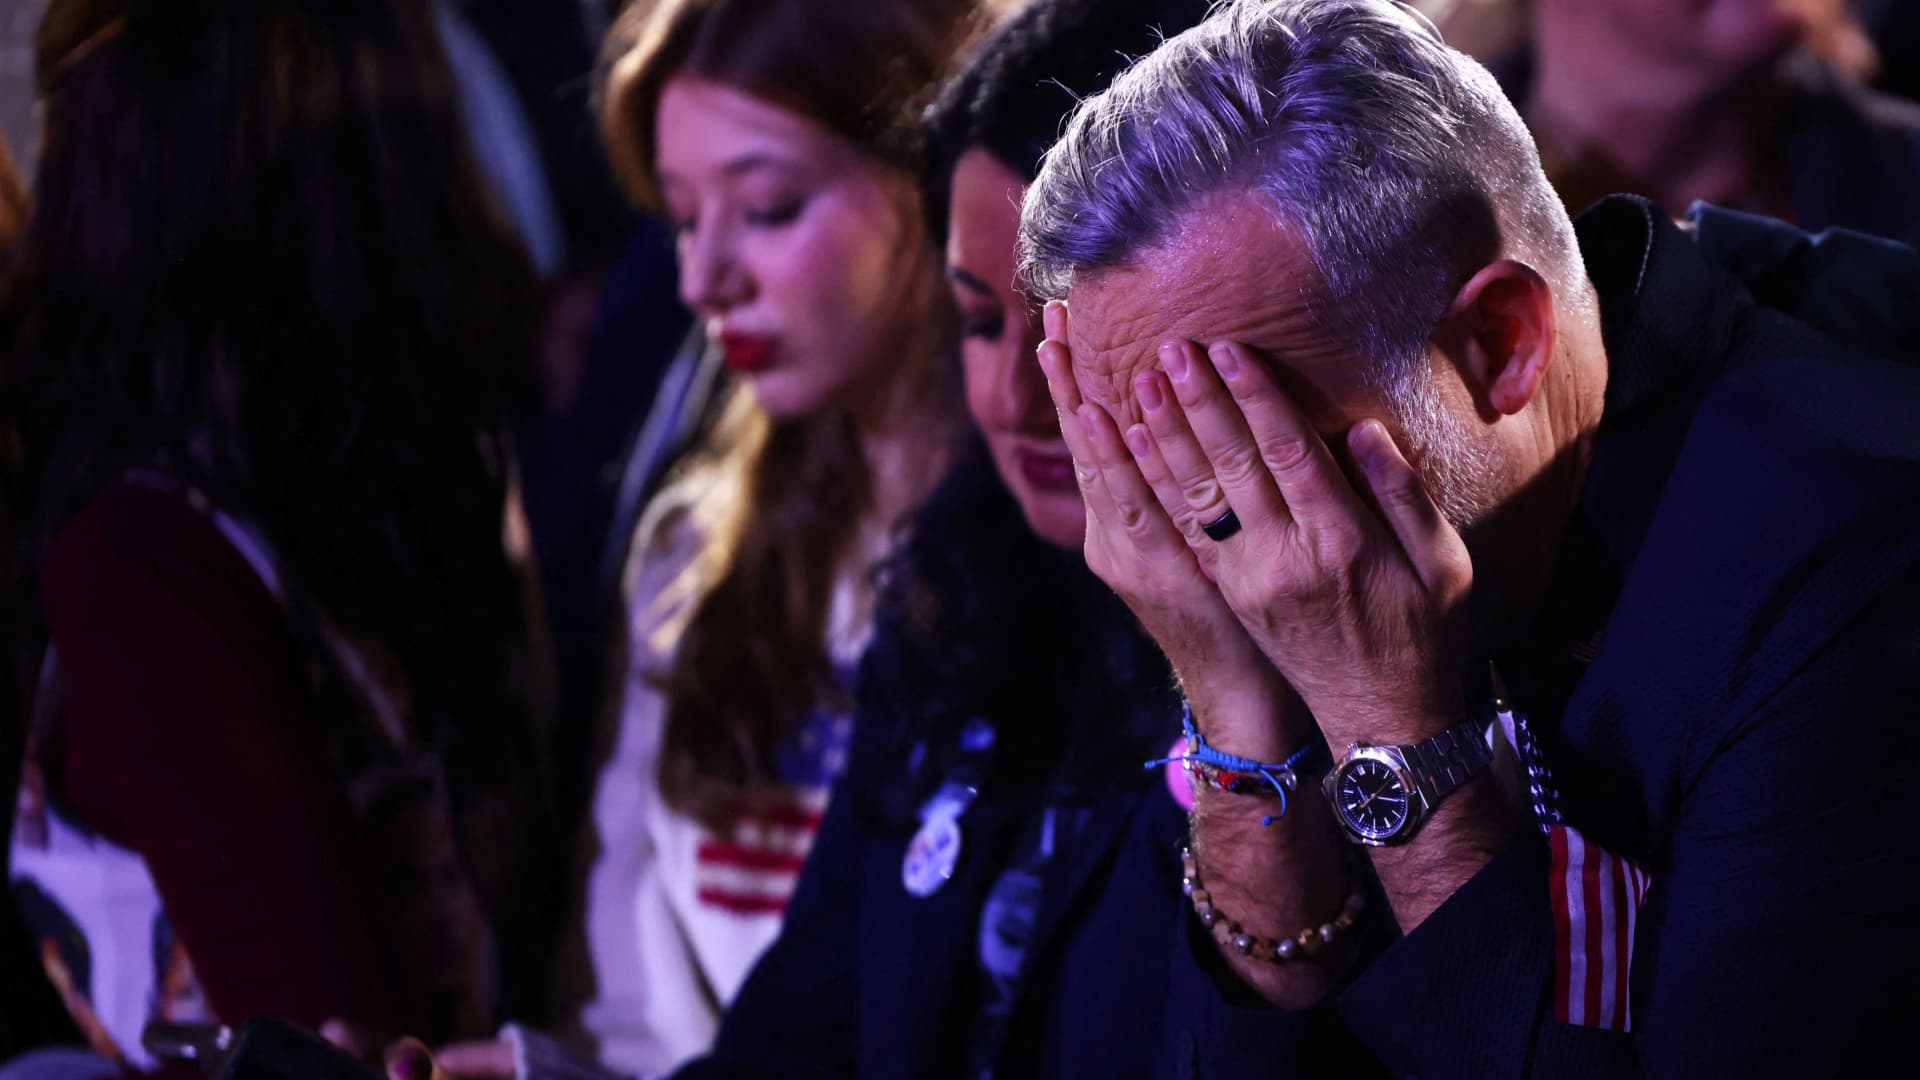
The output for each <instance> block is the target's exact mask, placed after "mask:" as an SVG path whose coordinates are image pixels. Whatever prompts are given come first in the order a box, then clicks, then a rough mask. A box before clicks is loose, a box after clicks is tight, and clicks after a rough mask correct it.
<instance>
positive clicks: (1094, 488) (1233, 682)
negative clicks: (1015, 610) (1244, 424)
mask: <svg viewBox="0 0 1920 1080" xmlns="http://www.w3.org/2000/svg"><path fill="white" fill-rule="evenodd" d="M1045 318H1046V328H1047V338H1048V340H1047V341H1046V342H1045V343H1044V344H1042V345H1041V346H1040V366H1041V369H1042V370H1043V371H1044V372H1045V373H1046V376H1047V386H1048V389H1049V390H1050V392H1051V393H1052V395H1053V403H1054V407H1055V408H1056V409H1058V410H1059V412H1060V430H1061V433H1062V435H1063V436H1064V437H1065V439H1066V443H1067V449H1068V451H1069V452H1070V453H1072V455H1073V461H1074V470H1075V472H1076V473H1077V475H1078V477H1079V480H1080V491H1081V495H1082V496H1083V498H1084V499H1085V501H1086V505H1087V532H1086V560H1087V567H1088V569H1090V570H1092V571H1093V572H1094V574H1095V575H1096V576H1098V577H1099V578H1100V580H1102V581H1104V582H1106V583H1107V585H1108V586H1109V587H1110V588H1112V589H1113V590H1114V592H1116V593H1117V594H1119V596H1120V598H1121V599H1122V600H1123V601H1125V602H1126V605H1127V607H1128V608H1129V609H1130V610H1132V612H1133V614H1134V617H1135V618H1137V619H1139V620H1140V624H1141V626H1142V627H1144V628H1145V629H1146V631H1147V633H1148V634H1149V635H1151V636H1152V637H1153V639H1154V641H1156V642H1157V643H1158V644H1159V645H1160V648H1161V651H1162V652H1164V653H1165V654H1166V656H1167V660H1168V662H1169V663H1171V664H1172V665H1173V669H1174V671H1175V673H1176V674H1178V676H1179V677H1180V682H1181V686H1182V688H1183V689H1184V691H1185V692H1186V695H1187V699H1188V702H1189V703H1190V704H1191V706H1192V708H1193V712H1194V717H1195V719H1196V722H1198V723H1199V724H1200V726H1201V729H1202V730H1203V731H1204V732H1205V733H1206V735H1207V738H1208V740H1209V741H1212V742H1215V743H1217V744H1218V745H1220V746H1222V747H1223V748H1225V749H1228V750H1230V751H1232V752H1233V753H1235V754H1239V755H1240V756H1242V757H1250V758H1257V759H1259V760H1264V761H1279V760H1282V759H1284V758H1285V757H1287V755H1289V754H1291V753H1292V752H1293V751H1294V750H1296V749H1298V748H1299V746H1300V745H1301V744H1302V742H1303V741H1304V740H1305V738H1306V736H1307V735H1308V733H1309V732H1310V730H1311V729H1309V728H1307V727H1306V725H1305V724H1304V721H1303V720H1301V719H1299V718H1295V719H1294V720H1293V721H1292V722H1291V723H1289V722H1288V721H1287V719H1286V712H1287V710H1286V707H1285V705H1286V700H1287V694H1286V687H1285V684H1284V683H1283V682H1282V681H1281V679H1280V675H1279V672H1278V671H1276V670H1275V669H1274V667H1273V665H1272V664H1271V663H1270V662H1269V661H1268V660H1267V658H1266V657H1265V656H1264V655H1263V654H1262V653H1261V651H1260V649H1259V647H1258V646H1257V645H1256V644H1255V643H1254V641H1253V639H1252V638H1250V637H1249V636H1248V635H1247V632H1246V630H1245V629H1244V628H1243V627H1242V626H1241V625H1240V621H1239V620H1238V619H1237V618H1235V617H1234V614H1233V612H1232V610H1231V609H1229V608H1228V606H1227V602H1226V600H1225V599H1224V598H1222V597H1221V595H1220V590H1219V589H1218V588H1216V587H1215V586H1214V584H1213V583H1212V582H1211V581H1209V580H1207V577H1206V576H1205V573H1204V572H1203V571H1202V569H1201V565H1200V563H1199V562H1198V561H1197V560H1196V559H1195V558H1194V556H1193V554H1192V553H1191V551H1190V550H1189V547H1188V543H1187V541H1186V540H1185V539H1183V538H1182V535H1181V534H1182V531H1183V530H1184V529H1187V528H1191V529H1193V530H1194V531H1195V532H1197V531H1198V528H1199V526H1198V525H1195V524H1192V523H1191V521H1187V522H1184V523H1183V524H1180V525H1176V523H1175V521H1174V520H1173V519H1172V518H1170V517H1169V515H1168V514H1167V513H1166V512H1165V511H1164V510H1163V509H1162V507H1161V504H1160V501H1159V500H1158V499H1157V498H1156V497H1155V495H1154V491H1153V487H1152V484H1153V483H1156V482H1157V483H1159V484H1165V483H1167V482H1168V481H1167V478H1165V477H1162V476H1156V475H1153V474H1152V473H1151V470H1150V469H1142V468H1141V467H1139V466H1136V465H1135V463H1134V461H1133V459H1132V458H1131V456H1130V455H1129V454H1128V452H1127V449H1126V447H1125V446H1123V445H1122V443H1121V440H1120V434H1119V432H1118V431H1117V430H1116V429H1115V427H1114V423H1113V420H1112V418H1111V417H1109V416H1108V415H1107V414H1106V412H1105V411H1103V410H1102V409H1100V408H1099V407H1098V406H1096V405H1093V404H1091V403H1088V402H1086V401H1083V400H1082V399H1081V397H1080V391H1079V388H1078V387H1077V385H1076V384H1075V383H1074V380H1073V373H1072V364H1071V360H1070V358H1069V355H1068V351H1067V346H1066V344H1065V341H1066V336H1067V311H1066V308H1065V307H1064V306H1063V305H1060V304H1052V305H1049V306H1048V308H1047V310H1046V316H1045ZM1143 473H1145V475H1143ZM1183 516H1184V517H1188V518H1190V517H1191V515H1183Z"/></svg>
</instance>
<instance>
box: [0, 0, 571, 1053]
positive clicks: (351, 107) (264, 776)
mask: <svg viewBox="0 0 1920 1080" xmlns="http://www.w3.org/2000/svg"><path fill="white" fill-rule="evenodd" d="M37 49H38V57H37V59H38V66H39V89H40V94H41V104H42V106H43V108H44V110H45V136H44V145H43V147H42V149H41V151H40V155H39V166H38V174H37V176H36V180H35V184H34V199H35V205H34V206H33V208H32V212H31V218H30V220H29V221H28V222H27V225H26V229H25V235H24V238H23V240H22V241H21V243H20V245H19V246H18V248H17V250H16V251H15V252H14V253H13V259H12V265H11V267H10V271H9V274H8V278H7V286H6V296H5V305H4V312H5V319H6V342H5V347H4V353H3V355H0V389H3V390H4V393H3V394H0V401H4V403H5V408H6V409H7V410H8V411H9V413H10V414H11V415H9V416H8V417H6V418H5V421H6V422H5V423H0V428H7V427H11V428H12V429H13V430H15V431H16V432H17V433H18V435H17V441H16V442H15V444H14V445H13V446H11V447H9V448H7V452H6V453H5V454H4V455H0V461H4V462H5V467H6V469H7V475H6V477H5V481H6V486H7V488H8V492H9V494H8V500H7V501H8V504H9V512H10V513H15V512H17V515H18V516H17V519H16V520H15V521H13V522H11V523H10V524H11V525H12V526H13V528H14V532H13V535H12V536H10V537H9V542H8V544H7V550H8V556H9V563H10V566H9V573H8V577H7V582H6V587H7V592H6V596H5V601H6V602H5V604H4V605H0V606H3V607H4V610H5V612H6V618H7V621H8V624H9V625H8V626H7V627H6V631H7V633H6V646H7V660H8V666H9V671H8V679H7V683H8V684H9V685H12V686H15V687H19V688H21V690H22V692H21V693H19V694H17V695H13V696H12V699H11V700H9V701H8V702H6V706H7V712H8V715H10V716H16V715H24V714H25V712H26V711H27V707H28V703H29V702H30V709H31V713H32V716H33V721H32V723H31V725H30V728H31V730H30V731H22V730H20V728H21V727H24V726H26V725H13V726H12V729H11V730H9V732H8V734H9V735H10V736H13V737H14V738H16V739H21V740H23V741H27V742H28V743H29V748H28V752H27V755H26V769H25V770H24V771H25V776H24V778H23V780H22V782H21V786H20V799H19V807H20V811H19V813H18V814H17V816H16V818H15V820H14V823H13V824H14V828H13V830H12V838H11V839H12V842H11V847H10V852H9V854H10V859H9V872H10V875H11V876H13V877H14V878H16V879H21V878H24V879H29V880H31V881H32V882H33V884H34V887H35V888H36V889H37V890H39V891H40V892H41V893H42V894H44V895H46V896H49V897H51V898H52V899H53V900H54V901H56V902H57V903H59V904H60V905H63V906H64V907H65V908H66V909H67V910H69V911H71V912H73V913H74V914H75V917H76V920H77V922H78V924H79V925H80V926H81V927H82V928H83V929H84V931H85V932H86V934H88V935H89V936H90V937H92V938H93V940H92V941H91V942H90V947H89V949H88V952H89V954H90V956H91V958H92V970H91V978H90V982H91V985H90V987H88V986H80V987H76V988H74V989H75V992H77V993H81V994H83V995H85V996H87V997H89V998H90V1000H91V1009H92V1012H93V1013H94V1014H95V1015H96V1016H97V1018H98V1020H99V1023H98V1024H97V1025H94V1027H95V1028H96V1029H97V1030H96V1039H95V1041H96V1043H98V1044H99V1045H98V1047H97V1048H98V1049H99V1050H100V1051H101V1052H102V1053H103V1054H104V1055H105V1056H107V1057H109V1058H113V1059H115V1060H120V1061H124V1062H127V1063H129V1064H132V1065H136V1066H139V1065H146V1064H149V1062H148V1059H147V1057H146V1054H145V1053H144V1051H143V1050H142V1049H141V1045H140V1038H139V1034H140V1028H141V1025H142V1024H143V1023H144V1022H145V1021H146V1020H148V1019H151V1018H153V1017H154V1016H155V1015H157V1014H158V1012H159V1011H160V1010H164V1011H165V1015H167V1016H169V1017H170V1018H172V1019H175V1020H183V1019H196V1018H197V1019H212V1018H217V1019H220V1020H222V1021H226V1022H231V1023H240V1022H244V1021H245V1020H247V1019H249V1018H250V1017H252V1016H253V1015H254V1014H257V1013H263V1012H272V1013H279V1014H282V1015H285V1016H289V1017H291V1018H293V1019H294V1020H297V1021H301V1022H304V1023H307V1024H310V1025H311V1024H318V1023H320V1022H321V1021H322V1020H324V1019H325V1018H327V1017H331V1016H343V1017H351V1018H353V1019H355V1020H357V1021H361V1022H364V1023H366V1024H369V1025H371V1026H377V1027H380V1028H385V1029H387V1030H414V1031H422V1032H428V1033H432V1034H434V1035H436V1036H438V1037H447V1036H453V1035H458V1034H462V1033H468V1032H474V1031H479V1030H485V1029H486V1028H487V1027H488V1026H489V1025H490V1024H491V1023H492V1021H493V1019H494V1015H495V1011H496V1006H506V1007H511V1006H512V1005H513V1004H514V1003H512V1002H496V1001H495V1000H494V999H493V998H494V990H493V988H494V987H496V986H497V987H501V988H504V989H505V990H506V991H508V992H516V991H517V992H522V993H527V994H528V995H529V1002H528V1005H527V1006H524V1007H522V1008H521V1009H518V1010H516V1011H524V1009H525V1008H526V1007H531V1004H532V1003H533V1002H537V1001H538V1000H540V997H541V994H540V992H539V989H538V988H539V985H540V975H541V973H542V972H543V971H544V968H545V957H544V956H543V955H542V951H541V949H540V944H539V943H540V941H541V940H542V937H543V935H542V934H541V933H540V927H541V926H542V925H543V924H546V923H550V921H551V920H550V918H548V917H547V916H545V915H543V914H541V913H540V912H538V911H537V910H536V909H537V908H538V907H539V905H540V904H541V903H542V902H543V900H542V893H541V892H540V891H539V890H533V889H526V888H522V887H520V885H521V881H522V879H523V877H524V875H526V874H527V873H530V872H531V871H530V870H529V869H528V863H527V860H528V859H530V858H532V855H531V852H532V850H533V848H534V847H535V846H536V845H535V843H534V840H535V839H536V838H537V837H538V833H539V831H540V830H541V828H542V826H541V821H542V818H543V814H544V810H543V806H544V798H543V796H542V795H541V793H540V790H539V787H540V785H539V784H538V781H537V778H536V777H533V776H530V775H529V773H530V771H531V770H530V767H529V765H530V763H531V762H533V761H535V760H537V754H536V747H535V738H534V735H535V732H534V729H533V723H532V720H533V717H532V713H533V707H532V705H531V699H532V698H533V697H534V696H535V695H534V694H533V693H532V691H531V690H530V688H529V682H530V670H531V668H532V666H533V665H532V664H531V661H530V655H531V654H532V652H533V650H532V649H531V639H532V634H531V633H530V631H529V623H528V608H527V597H526V596H525V595H524V594H523V589H522V581H523V580H524V578H523V576H522V575H521V574H520V573H519V572H518V570H517V568H516V565H515V560H514V557H513V555H511V554H510V551H509V547H510V545H509V543H508V542H507V541H506V540H505V539H504V537H505V536H506V535H507V533H508V532H509V531H510V530H509V529H508V527H507V526H508V522H509V518H510V514H509V506H510V505H511V500H510V496H509V467H508V463H509V460H510V444H509V441H508V437H507V429H508V424H509V420H510V418H511V414H513V412H514V411H515V409H516V408H517V407H519V406H520V405H521V404H522V403H524V402H526V401H527V399H528V396H529V395H528V391H529V389H530V387H531V385H532V384H531V373H530V363H531V355H532V341H533V337H532V326H533V317H534V314H535V311H534V304H535V301H534V294H533V291H532V278H531V274H530V272H529V270H528V268H527V266H526V264H525V259H524V256H523V254H522V253H521V251H520V250H519V248H518V247H517V245H516V244H515V243H514V242H513V240H512V239H511V238H510V237H509V235H508V233H507V232H506V231H505V229H504V228H503V226H502V225H501V223H500V221H499V220H498V219H497V216H496V213H495V211H494V209H493V207H492V205H491V203H490V201H489V196H488V195H487V193H486V191H485V190H484V187H483V184H482V182H481V181H480V180H479V179H478V178H477V175H476V173H475V172H474V167H473V163H472V162H471V161H470V160H469V153H468V150H467V147H466V145H465V142H464V137H463V135H462V134H461V130H462V129H461V127H460V123H459V120H458V117H457V114H456V113H455V109H454V92H453V88H452V86H451V82H450V79H449V77H448V74H447V72H446V70H445V65H444V60H443V58H442V56H441V54H440V49H439V45H438V41H437V38H436V31H435V28H434V19H433V7H432V5H431V4H430V3H428V2H427V0H329V2H328V3H325V4H314V3H309V2H305V0H244V2H242V0H177V2H169V3H165V4H151V3H141V2H138V0H55V2H54V3H53V4H52V5H51V7H50V8H49V10H48V11H47V14H46V17H45V22H44V24H43V25H42V27H41V30H40V33H39V37H38V40H37ZM10 750H11V751H13V752H18V750H19V745H18V744H17V743H16V745H15V746H13V747H11V748H10ZM542 839H548V844H549V845H550V838H542ZM163 939H164V940H166V941H169V942H171V943H172V944H171V945H170V946H169V948H168V949H167V950H166V952H165V955H164V957H162V958H160V959H158V960H156V959H155V951H154V945H153V943H154V942H155V941H157V940H163ZM188 972H191V975H190V976H189V975H188V974H187V973H188ZM189 983H191V985H189Z"/></svg>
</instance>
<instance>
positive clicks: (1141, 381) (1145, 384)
mask: <svg viewBox="0 0 1920 1080" xmlns="http://www.w3.org/2000/svg"><path fill="white" fill-rule="evenodd" d="M1153 374H1154V373H1153V372H1151V371H1143V372H1141V373H1140V374H1139V375H1137V376H1135V377H1134V380H1133V393H1134V396H1135V397H1138V398H1139V399H1140V404H1142V405H1145V406H1146V407H1147V409H1148V411H1150V412H1159V411H1160V406H1162V405H1164V404H1166V399H1165V398H1163V397H1162V396H1161V394H1160V380H1159V379H1156V378H1154V377H1153Z"/></svg>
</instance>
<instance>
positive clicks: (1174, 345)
mask: <svg viewBox="0 0 1920 1080" xmlns="http://www.w3.org/2000/svg"><path fill="white" fill-rule="evenodd" d="M1160 363H1161V365H1162V366H1164V367H1165V368H1166V369H1167V374H1169V375H1171V376H1173V377H1174V379H1175V380H1176V381H1178V382H1186V381H1187V346H1186V343H1185V342H1181V341H1169V342H1167V343H1166V344H1165V345H1162V346H1160Z"/></svg>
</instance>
